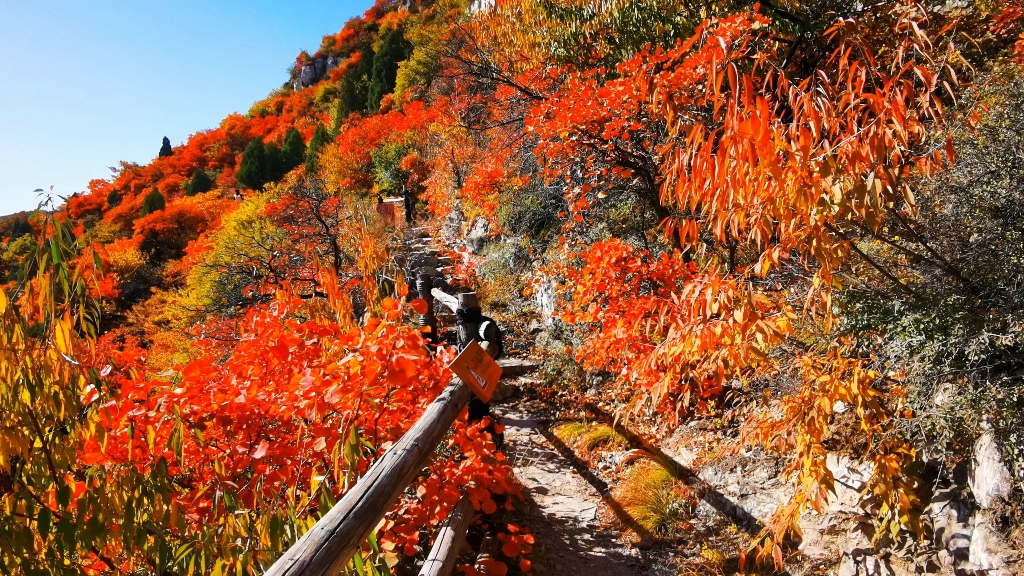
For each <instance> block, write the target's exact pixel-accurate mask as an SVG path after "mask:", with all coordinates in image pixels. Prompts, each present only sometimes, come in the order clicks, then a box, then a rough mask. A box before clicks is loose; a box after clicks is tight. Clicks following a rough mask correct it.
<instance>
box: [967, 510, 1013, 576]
mask: <svg viewBox="0 0 1024 576" xmlns="http://www.w3.org/2000/svg"><path fill="white" fill-rule="evenodd" d="M1006 552H1007V550H1006V547H1005V545H1004V544H1003V543H1002V540H1001V539H1000V537H999V533H998V532H996V529H995V527H994V526H993V525H992V520H991V519H990V518H989V517H988V515H987V514H986V513H985V512H978V514H977V516H976V517H975V519H974V532H973V533H972V534H971V544H970V557H969V558H968V560H969V562H970V565H969V567H970V568H972V569H974V570H984V571H985V574H987V575H990V576H1010V571H1009V570H1007V569H1006V561H1005V560H1004V559H1003V556H1004V555H1005V553H1006Z"/></svg>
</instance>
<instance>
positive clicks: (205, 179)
mask: <svg viewBox="0 0 1024 576" xmlns="http://www.w3.org/2000/svg"><path fill="white" fill-rule="evenodd" d="M210 190H213V178H210V175H209V174H207V173H206V172H205V171H204V170H196V172H195V174H193V175H192V179H191V180H189V181H188V182H185V195H186V196H195V195H196V194H202V193H203V192H209V191H210Z"/></svg>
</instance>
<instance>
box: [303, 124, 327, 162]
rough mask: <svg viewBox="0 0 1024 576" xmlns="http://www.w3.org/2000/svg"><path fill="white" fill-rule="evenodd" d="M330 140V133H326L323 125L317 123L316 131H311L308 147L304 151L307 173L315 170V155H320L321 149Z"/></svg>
mask: <svg viewBox="0 0 1024 576" xmlns="http://www.w3.org/2000/svg"><path fill="white" fill-rule="evenodd" d="M330 141H331V135H330V134H328V133H327V129H326V128H324V125H323V124H317V126H316V132H313V137H312V138H311V139H310V140H309V148H308V150H307V151H306V172H307V173H308V174H312V173H314V172H316V162H317V157H318V156H319V155H320V152H321V149H322V148H323V147H324V146H325V145H326V144H327V143H328V142H330Z"/></svg>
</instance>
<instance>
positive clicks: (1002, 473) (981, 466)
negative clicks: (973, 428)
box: [968, 430, 1013, 508]
mask: <svg viewBox="0 0 1024 576" xmlns="http://www.w3.org/2000/svg"><path fill="white" fill-rule="evenodd" d="M968 484H969V485H970V487H971V492H972V493H973V494H974V499H975V500H976V501H977V502H978V506H981V507H982V508H991V507H992V506H993V505H994V504H995V503H996V501H998V500H1000V499H1003V498H1006V497H1007V496H1009V495H1010V490H1012V489H1013V477H1012V476H1010V471H1009V470H1007V468H1006V464H1004V463H1003V456H1002V454H1001V453H1000V452H999V445H998V444H996V439H995V436H994V435H993V434H992V431H991V430H988V431H986V432H985V433H984V434H982V435H981V438H979V439H978V442H977V443H975V445H974V457H973V459H972V461H971V474H970V476H969V478H968Z"/></svg>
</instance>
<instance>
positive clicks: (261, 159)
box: [235, 138, 268, 190]
mask: <svg viewBox="0 0 1024 576" xmlns="http://www.w3.org/2000/svg"><path fill="white" fill-rule="evenodd" d="M267 164H268V162H267V148H266V146H264V145H263V140H260V139H259V138H257V139H255V140H253V141H252V142H250V143H249V146H248V147H246V149H245V152H243V153H242V163H241V164H239V165H238V172H236V173H235V180H237V181H238V183H239V184H241V185H242V186H245V187H246V188H249V189H252V190H259V189H261V188H263V185H264V184H266V183H267Z"/></svg>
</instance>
